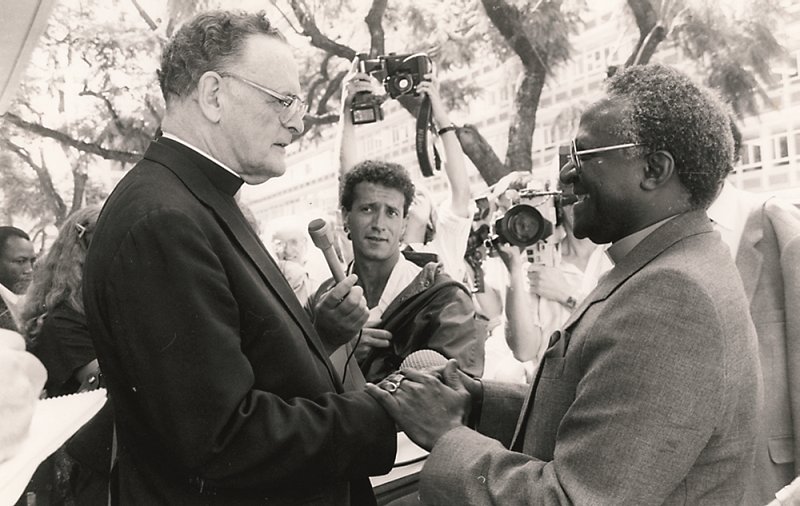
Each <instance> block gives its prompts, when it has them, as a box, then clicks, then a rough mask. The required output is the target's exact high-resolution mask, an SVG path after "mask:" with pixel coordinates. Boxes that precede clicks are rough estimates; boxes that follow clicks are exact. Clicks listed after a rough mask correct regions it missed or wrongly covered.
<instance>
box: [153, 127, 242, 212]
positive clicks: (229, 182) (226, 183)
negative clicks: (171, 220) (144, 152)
mask: <svg viewBox="0 0 800 506" xmlns="http://www.w3.org/2000/svg"><path fill="white" fill-rule="evenodd" d="M161 139H166V140H167V141H172V142H173V143H174V144H178V145H179V146H178V147H183V148H187V149H188V150H189V151H190V152H191V155H194V156H192V158H193V159H194V161H195V163H197V165H198V166H199V167H200V169H201V170H202V171H203V173H204V174H205V175H206V176H207V177H208V179H210V180H211V183H212V184H213V185H214V186H216V187H217V188H218V189H219V190H220V191H222V192H223V193H226V194H228V195H230V196H231V197H233V196H234V195H236V192H238V191H239V188H241V187H242V184H243V183H244V180H243V179H242V178H241V176H239V174H237V173H236V172H234V171H233V169H231V168H230V167H228V166H227V165H225V164H224V163H222V162H220V161H219V160H217V159H216V158H214V157H213V156H211V155H209V154H208V153H206V152H205V151H203V150H202V149H200V148H198V147H196V146H193V145H192V144H189V143H188V142H186V141H184V140H183V139H180V138H178V137H176V136H175V135H174V134H170V133H167V132H164V133H163V134H162V135H161V137H160V138H159V141H160V140H161ZM184 151H186V150H184ZM187 154H189V153H187ZM197 155H200V156H199V157H198V156H197ZM201 157H202V158H201ZM208 162H211V163H208ZM217 168H220V169H223V170H216V169H217Z"/></svg>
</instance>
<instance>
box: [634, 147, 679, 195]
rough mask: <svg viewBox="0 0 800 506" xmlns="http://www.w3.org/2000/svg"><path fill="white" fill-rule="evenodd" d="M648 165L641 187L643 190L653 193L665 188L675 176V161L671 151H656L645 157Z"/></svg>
mask: <svg viewBox="0 0 800 506" xmlns="http://www.w3.org/2000/svg"><path fill="white" fill-rule="evenodd" d="M645 160H646V161H647V165H645V167H644V173H643V177H642V181H641V183H640V186H641V188H642V189H643V190H646V191H653V190H657V189H658V188H661V187H662V186H664V185H665V184H666V183H667V182H668V181H669V180H670V179H672V176H673V175H674V174H675V159H674V158H672V153H670V152H669V151H664V150H660V151H655V152H653V153H650V154H649V155H647V157H645Z"/></svg>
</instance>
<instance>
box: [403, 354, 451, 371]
mask: <svg viewBox="0 0 800 506" xmlns="http://www.w3.org/2000/svg"><path fill="white" fill-rule="evenodd" d="M446 363H447V358H445V356H444V355H442V354H441V353H439V352H438V351H434V350H417V351H415V352H414V353H412V354H410V355H409V356H407V357H406V358H405V360H403V363H402V364H400V369H420V370H425V369H432V368H437V367H442V366H444V365H445V364H446Z"/></svg>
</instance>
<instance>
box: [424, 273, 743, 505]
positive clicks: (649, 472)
mask: <svg viewBox="0 0 800 506" xmlns="http://www.w3.org/2000/svg"><path fill="white" fill-rule="evenodd" d="M667 278H671V279H667ZM665 286H670V287H672V289H671V290H665V288H664V287H665ZM605 304H611V303H610V302H606V303H605ZM603 315H604V316H605V318H603V319H602V320H598V322H597V324H596V325H594V326H593V328H592V329H590V330H589V333H590V334H589V336H588V337H586V339H585V341H583V346H582V347H580V348H577V349H576V350H574V352H576V353H579V354H580V363H581V370H582V371H583V373H582V375H581V377H580V380H579V381H578V383H577V384H576V385H575V387H574V388H575V397H574V400H573V401H572V402H571V404H570V406H569V408H568V409H567V411H566V414H565V416H564V417H563V419H561V420H560V421H558V432H557V435H556V437H555V449H554V457H553V460H552V461H543V460H540V459H537V458H535V457H533V456H530V455H527V454H524V453H520V452H514V451H510V450H508V449H507V448H505V447H504V446H503V445H501V444H500V443H499V442H497V441H495V440H492V439H489V438H487V437H485V436H482V435H480V434H478V433H476V432H474V431H471V430H469V429H467V428H463V427H462V428H457V429H454V430H452V431H450V432H448V433H447V434H445V435H444V436H443V437H442V438H441V439H440V440H439V441H438V442H437V443H436V445H435V446H434V448H433V449H432V452H431V455H430V456H429V458H428V461H427V463H426V465H425V468H424V469H423V471H422V474H421V479H420V497H421V499H422V501H423V503H425V504H431V505H445V504H461V505H482V504H503V505H508V506H514V505H520V506H521V505H525V504H542V505H566V504H573V503H574V504H640V505H644V504H662V503H663V502H664V501H665V500H666V499H667V496H668V495H669V493H670V492H671V491H672V490H674V489H675V487H676V486H677V484H678V483H679V482H680V481H681V480H682V479H683V477H684V476H685V475H686V473H687V471H688V470H689V469H690V468H691V466H692V464H693V462H694V461H695V459H696V458H697V455H698V453H699V452H700V451H701V449H702V448H703V447H704V446H705V444H706V442H707V441H708V440H709V438H710V437H711V435H712V431H713V430H714V427H715V426H716V425H717V424H719V423H722V422H721V420H722V417H724V416H727V415H725V414H724V413H723V411H722V409H721V408H722V406H721V403H722V402H723V399H722V397H723V391H722V389H721V383H722V378H723V377H724V375H726V374H729V373H731V371H735V370H736V368H737V367H738V366H739V364H726V365H723V364H722V363H721V362H722V361H721V358H720V357H722V356H723V354H722V347H723V341H724V339H725V336H726V332H725V329H724V327H723V324H722V323H721V322H720V321H719V320H718V318H716V316H717V311H716V307H715V306H714V304H713V303H712V301H711V300H710V299H709V298H708V297H707V296H705V295H704V293H703V289H702V287H700V286H698V285H697V284H696V283H695V284H691V283H690V282H688V281H687V280H685V279H683V278H681V277H680V275H677V276H673V277H670V276H666V277H659V276H649V277H647V278H646V279H642V280H640V282H638V283H636V287H635V288H633V289H630V288H629V290H628V293H627V295H625V296H621V297H619V298H617V299H616V300H615V301H614V303H613V307H610V308H607V309H606V311H605V312H604V313H603ZM551 350H552V348H551ZM577 350H579V351H577ZM548 351H550V350H548ZM753 351H754V350H753ZM547 357H548V354H546V355H545V360H544V362H543V363H542V365H541V367H544V368H546V367H548V364H547V360H548V358H547ZM559 360H562V361H563V360H564V359H563V358H562V359H558V358H556V359H554V360H553V361H552V363H551V364H549V365H550V366H551V368H558V366H559V365H562V364H561V363H560V362H559ZM742 360H743V363H747V362H746V358H743V359H742ZM728 367H730V369H728ZM550 372H553V373H555V372H556V371H555V369H553V370H551V371H550ZM747 372H748V371H747V370H744V373H747ZM543 374H547V371H544V373H543ZM740 374H741V373H740ZM554 377H555V376H554ZM534 409H535V408H534ZM528 436H529V437H531V434H528ZM532 436H533V437H536V434H533V435H532Z"/></svg>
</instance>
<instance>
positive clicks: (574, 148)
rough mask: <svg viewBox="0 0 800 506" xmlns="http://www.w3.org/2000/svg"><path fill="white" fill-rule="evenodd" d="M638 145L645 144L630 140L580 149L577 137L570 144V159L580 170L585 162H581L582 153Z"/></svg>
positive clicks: (586, 153) (588, 153)
mask: <svg viewBox="0 0 800 506" xmlns="http://www.w3.org/2000/svg"><path fill="white" fill-rule="evenodd" d="M637 146H644V144H641V143H636V142H629V143H627V144H615V145H613V146H602V147H599V148H591V149H582V150H580V151H578V145H577V144H576V142H575V139H572V142H571V143H570V145H569V159H570V161H571V162H572V165H573V166H574V167H575V170H578V171H580V170H581V169H583V164H582V163H581V155H591V154H594V153H605V152H607V151H616V150H618V149H628V148H635V147H637Z"/></svg>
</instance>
